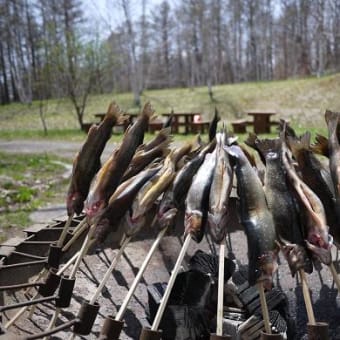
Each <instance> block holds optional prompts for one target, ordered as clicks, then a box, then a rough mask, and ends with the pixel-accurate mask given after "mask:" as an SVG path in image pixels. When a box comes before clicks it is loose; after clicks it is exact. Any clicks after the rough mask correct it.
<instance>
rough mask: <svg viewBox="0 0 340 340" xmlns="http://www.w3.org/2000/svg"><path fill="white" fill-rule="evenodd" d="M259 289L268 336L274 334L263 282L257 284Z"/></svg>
mask: <svg viewBox="0 0 340 340" xmlns="http://www.w3.org/2000/svg"><path fill="white" fill-rule="evenodd" d="M257 288H258V290H259V293H260V302H261V310H262V316H263V322H264V328H265V330H266V333H267V334H272V329H271V327H270V320H269V313H268V306H267V301H266V295H265V293H264V287H263V282H262V281H260V282H258V283H257Z"/></svg>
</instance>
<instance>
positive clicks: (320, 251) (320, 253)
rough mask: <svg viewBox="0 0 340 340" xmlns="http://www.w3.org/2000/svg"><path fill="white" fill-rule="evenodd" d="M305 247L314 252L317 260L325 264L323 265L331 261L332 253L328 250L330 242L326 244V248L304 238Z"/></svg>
mask: <svg viewBox="0 0 340 340" xmlns="http://www.w3.org/2000/svg"><path fill="white" fill-rule="evenodd" d="M305 242H306V245H307V248H308V249H309V250H310V251H311V252H312V253H313V254H315V255H316V256H317V257H318V258H319V260H320V261H321V262H322V263H323V264H325V265H330V264H331V262H332V254H331V251H330V247H331V246H330V244H328V247H327V248H324V247H320V246H318V245H315V244H312V243H310V242H308V241H307V240H305Z"/></svg>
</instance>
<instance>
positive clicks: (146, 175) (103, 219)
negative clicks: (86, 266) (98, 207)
mask: <svg viewBox="0 0 340 340" xmlns="http://www.w3.org/2000/svg"><path fill="white" fill-rule="evenodd" d="M161 167H162V166H161V165H160V164H154V165H152V166H150V167H149V168H147V169H145V170H143V171H141V172H140V173H138V174H137V175H135V176H133V177H131V178H130V179H128V180H127V181H125V182H123V183H122V184H120V186H119V187H118V188H117V190H116V191H115V192H114V193H113V194H112V196H111V197H110V200H109V203H108V205H107V207H106V208H104V209H103V210H102V211H101V212H100V213H99V215H98V224H97V231H96V235H95V237H96V240H97V243H102V242H103V241H104V240H105V239H106V237H107V235H108V234H109V233H110V232H113V231H115V230H116V229H117V228H118V226H119V223H120V221H121V219H122V218H123V217H124V215H125V213H126V212H127V211H128V209H129V208H130V207H131V205H132V203H133V200H134V198H135V196H136V195H137V193H138V191H139V190H140V188H141V187H142V186H143V185H144V184H145V183H146V182H147V181H149V180H150V179H151V178H152V177H153V176H154V175H156V173H157V172H158V171H159V170H160V169H161Z"/></svg>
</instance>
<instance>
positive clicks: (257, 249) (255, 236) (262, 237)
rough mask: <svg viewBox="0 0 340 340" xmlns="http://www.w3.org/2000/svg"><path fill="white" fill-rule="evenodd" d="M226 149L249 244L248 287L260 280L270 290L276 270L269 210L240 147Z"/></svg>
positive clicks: (271, 218)
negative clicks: (232, 169) (231, 161)
mask: <svg viewBox="0 0 340 340" xmlns="http://www.w3.org/2000/svg"><path fill="white" fill-rule="evenodd" d="M226 150H227V152H228V153H229V155H230V156H231V157H232V159H234V161H235V163H236V168H235V174H236V178H237V192H238V196H239V198H240V218H241V223H242V225H243V226H244V228H245V232H246V236H247V241H248V259H249V267H248V280H249V284H250V285H254V284H255V283H256V282H260V281H262V282H263V285H264V287H265V288H267V289H269V288H271V286H272V276H273V274H274V273H275V271H276V270H277V267H278V265H277V262H276V259H277V253H278V249H277V246H276V242H275V241H276V234H275V227H274V221H273V217H272V215H271V213H270V211H269V209H268V206H267V202H266V197H265V194H264V191H263V188H262V184H261V181H260V179H259V177H258V176H257V174H256V172H255V171H254V169H253V168H252V166H251V165H250V163H249V161H248V159H247V157H246V156H245V155H244V153H243V152H242V150H241V148H240V147H239V146H237V145H232V146H230V147H227V148H226Z"/></svg>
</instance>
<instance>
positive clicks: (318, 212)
mask: <svg viewBox="0 0 340 340" xmlns="http://www.w3.org/2000/svg"><path fill="white" fill-rule="evenodd" d="M282 159H283V164H284V167H285V169H286V171H287V176H288V179H289V182H290V184H291V185H292V187H293V188H294V190H295V192H296V194H297V198H298V200H299V202H300V203H301V205H302V206H303V207H304V208H305V209H304V217H305V222H304V224H305V225H304V228H305V230H306V237H307V239H306V244H307V247H308V249H309V250H311V251H312V252H313V254H315V255H316V256H317V257H318V258H319V259H320V261H321V262H322V263H324V264H326V265H329V264H330V263H331V261H332V257H331V252H330V248H331V245H332V237H331V236H330V235H329V233H328V226H327V222H326V216H325V210H324V207H323V205H322V202H321V201H320V199H319V197H318V196H317V195H316V194H315V193H314V192H313V191H312V190H311V189H310V188H309V187H308V186H307V184H306V183H304V182H303V181H302V180H301V179H300V177H299V176H298V175H297V173H296V170H295V169H294V166H293V161H292V158H291V155H290V152H289V150H288V148H287V147H286V146H285V145H284V146H283V157H282Z"/></svg>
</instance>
